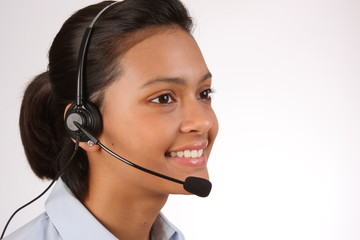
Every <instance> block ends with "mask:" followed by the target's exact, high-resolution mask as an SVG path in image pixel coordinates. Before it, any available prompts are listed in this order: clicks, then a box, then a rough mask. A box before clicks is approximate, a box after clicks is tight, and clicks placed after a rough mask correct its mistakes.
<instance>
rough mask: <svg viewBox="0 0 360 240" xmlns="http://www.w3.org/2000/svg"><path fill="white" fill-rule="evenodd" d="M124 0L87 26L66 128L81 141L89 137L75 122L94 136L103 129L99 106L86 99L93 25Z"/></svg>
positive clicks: (81, 46)
mask: <svg viewBox="0 0 360 240" xmlns="http://www.w3.org/2000/svg"><path fill="white" fill-rule="evenodd" d="M119 2H122V1H117V2H113V3H111V4H109V5H107V6H106V7H105V8H103V9H102V10H101V11H100V12H99V13H98V14H97V15H96V17H95V18H94V19H93V21H92V22H91V24H90V26H89V27H88V28H86V30H85V33H84V36H83V39H82V42H81V45H80V49H79V56H78V75H77V92H76V102H75V103H73V104H71V106H70V107H69V109H68V111H67V112H66V114H65V128H66V130H67V132H68V133H69V135H70V136H71V137H72V138H73V139H79V140H80V142H86V141H88V140H89V137H88V136H87V135H85V134H84V132H83V131H81V130H80V129H79V128H78V127H77V126H76V125H75V124H74V122H77V123H79V124H80V125H81V126H82V127H84V128H85V129H87V130H88V131H89V132H91V133H92V134H93V135H94V136H97V135H99V134H100V132H101V131H102V126H103V124H102V117H101V113H100V110H99V108H98V107H97V106H96V105H95V104H94V103H92V102H89V101H86V100H85V99H84V84H83V82H84V79H85V78H86V77H85V75H84V69H85V63H86V55H87V51H88V48H89V42H90V38H91V34H92V32H93V29H94V28H93V26H94V24H95V22H96V20H97V19H98V18H99V17H100V15H101V14H102V13H103V12H104V11H105V10H106V9H108V8H109V7H111V6H112V5H114V4H117V3H119Z"/></svg>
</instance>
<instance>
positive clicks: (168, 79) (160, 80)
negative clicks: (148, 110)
mask: <svg viewBox="0 0 360 240" xmlns="http://www.w3.org/2000/svg"><path fill="white" fill-rule="evenodd" d="M209 78H212V74H211V73H210V72H208V73H206V74H205V75H204V76H203V77H202V78H200V80H199V83H202V82H204V81H206V80H207V79H209ZM156 83H175V84H178V85H183V86H184V85H186V80H185V79H183V78H176V77H174V78H172V77H160V78H155V79H152V80H150V81H148V82H146V83H145V84H144V85H142V86H141V87H140V88H145V87H147V86H149V85H153V84H156Z"/></svg>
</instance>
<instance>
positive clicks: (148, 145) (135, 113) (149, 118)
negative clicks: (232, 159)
mask: <svg viewBox="0 0 360 240" xmlns="http://www.w3.org/2000/svg"><path fill="white" fill-rule="evenodd" d="M119 64H120V63H119ZM121 69H122V74H121V76H120V77H119V79H117V80H116V81H115V82H114V83H113V84H111V85H110V86H109V87H108V88H107V89H106V90H105V96H104V101H103V105H102V108H101V112H102V116H103V132H102V134H101V135H100V137H99V139H100V141H101V142H102V143H103V144H104V145H105V146H107V147H108V148H110V149H111V150H113V151H114V152H116V153H117V154H119V155H120V156H122V157H124V158H126V159H128V160H129V161H131V162H133V163H135V164H138V165H140V166H143V167H145V168H148V169H151V170H153V171H156V172H159V173H162V174H165V175H168V176H170V177H173V178H177V179H180V180H185V179H186V178H187V177H188V176H196V177H202V178H206V179H208V170H207V161H208V158H209V155H210V151H211V148H212V145H213V143H214V140H215V137H216V135H217V131H218V122H217V119H216V116H215V113H214V111H213V109H212V107H211V96H210V95H211V74H210V72H209V70H208V68H207V66H206V63H205V61H204V59H203V56H202V54H201V52H200V49H199V47H198V46H197V44H196V42H195V41H194V39H193V38H192V36H190V35H189V34H188V33H186V32H185V31H183V30H181V29H180V28H172V29H167V30H164V31H159V32H158V33H156V34H154V35H152V36H151V37H149V38H147V39H145V40H143V41H141V42H140V43H138V44H136V45H135V46H134V47H132V48H131V49H130V50H129V51H128V52H127V53H126V54H125V55H124V56H123V57H122V59H121ZM100 154H101V155H102V156H101V157H102V158H103V159H104V160H101V161H102V162H103V163H104V164H105V165H106V167H103V170H101V171H106V175H107V176H108V177H109V178H112V180H113V181H115V182H118V183H119V184H121V185H122V186H124V185H123V184H125V186H129V187H131V189H132V190H133V191H136V189H142V190H144V189H147V190H149V191H152V192H158V193H166V194H168V193H185V191H184V190H183V188H182V186H181V185H179V184H177V183H173V182H170V181H167V180H164V179H162V178H158V177H156V176H152V175H150V174H147V173H144V172H142V171H139V170H137V169H134V168H132V167H129V166H127V165H126V164H124V163H122V162H119V161H118V160H116V159H115V158H113V157H112V156H110V155H108V154H107V153H105V152H104V151H100ZM97 161H99V160H97ZM104 169H105V170H104Z"/></svg>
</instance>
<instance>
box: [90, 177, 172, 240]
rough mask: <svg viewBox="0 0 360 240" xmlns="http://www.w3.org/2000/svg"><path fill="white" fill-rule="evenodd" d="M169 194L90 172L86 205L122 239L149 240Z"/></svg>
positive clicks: (105, 225) (103, 223)
mask: <svg viewBox="0 0 360 240" xmlns="http://www.w3.org/2000/svg"><path fill="white" fill-rule="evenodd" d="M167 198H168V195H166V194H155V193H153V192H149V191H146V190H144V189H136V188H130V187H128V186H127V185H126V184H121V183H119V182H118V181H116V180H114V179H111V178H106V177H105V178H102V177H101V178H99V177H96V176H92V175H91V174H90V178H89V191H88V194H87V196H86V197H85V199H84V201H83V204H84V205H85V206H86V207H87V209H88V210H89V211H90V212H91V213H92V214H93V215H94V216H95V217H96V218H97V220H98V221H99V222H100V223H101V224H102V225H103V226H104V227H106V228H107V229H108V230H109V231H110V232H111V233H112V234H114V235H115V236H116V237H117V238H119V239H125V240H132V239H136V240H148V239H149V236H150V232H151V227H152V225H153V223H154V221H155V219H156V217H157V216H158V214H159V212H160V210H161V208H162V207H163V206H164V204H165V203H166V200H167Z"/></svg>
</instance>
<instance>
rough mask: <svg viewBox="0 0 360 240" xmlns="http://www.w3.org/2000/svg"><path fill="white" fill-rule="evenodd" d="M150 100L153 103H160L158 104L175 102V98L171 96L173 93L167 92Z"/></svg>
mask: <svg viewBox="0 0 360 240" xmlns="http://www.w3.org/2000/svg"><path fill="white" fill-rule="evenodd" d="M150 102H152V103H158V104H170V103H173V102H175V101H174V99H173V98H172V97H171V94H169V93H166V94H162V95H160V96H158V97H156V98H154V99H152V100H151V101H150Z"/></svg>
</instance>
